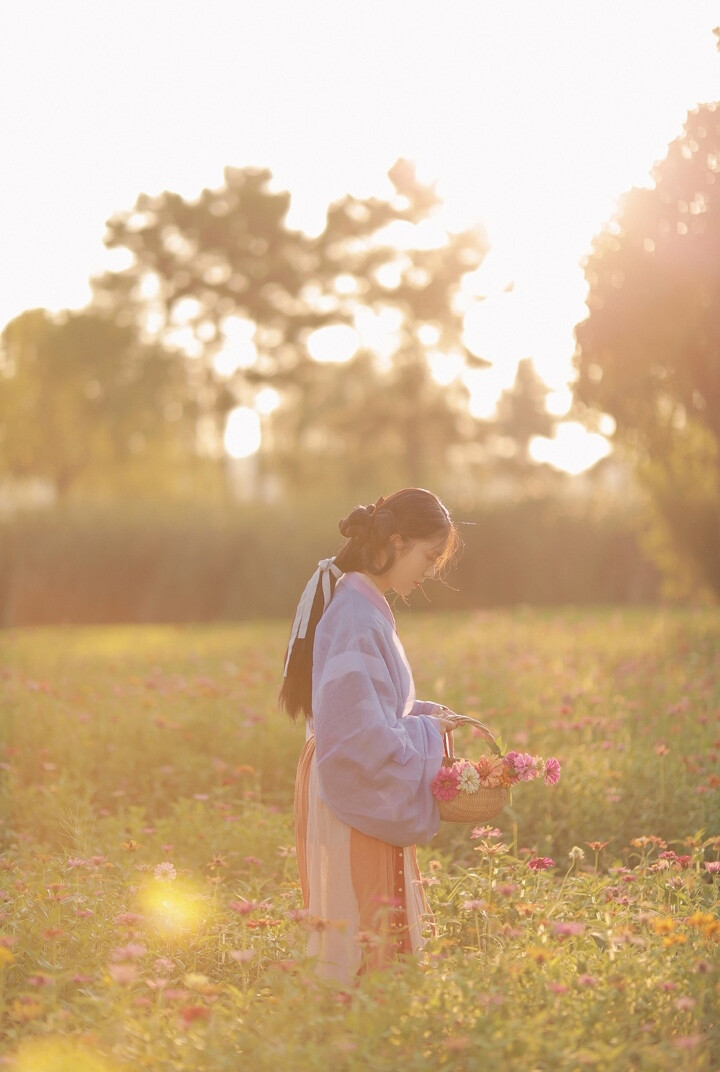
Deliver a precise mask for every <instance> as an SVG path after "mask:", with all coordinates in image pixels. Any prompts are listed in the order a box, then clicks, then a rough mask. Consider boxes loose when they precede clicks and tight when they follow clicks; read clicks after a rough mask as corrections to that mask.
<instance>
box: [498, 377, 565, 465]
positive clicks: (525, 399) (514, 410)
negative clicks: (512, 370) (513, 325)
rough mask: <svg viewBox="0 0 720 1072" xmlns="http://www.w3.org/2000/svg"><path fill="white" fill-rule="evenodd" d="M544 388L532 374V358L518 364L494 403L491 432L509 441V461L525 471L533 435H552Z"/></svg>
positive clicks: (551, 424) (528, 463) (529, 460)
mask: <svg viewBox="0 0 720 1072" xmlns="http://www.w3.org/2000/svg"><path fill="white" fill-rule="evenodd" d="M547 396H548V388H547V387H546V385H545V384H544V383H543V381H542V380H541V379H540V377H539V376H538V374H537V372H536V371H535V366H534V365H533V363H532V359H531V358H529V357H525V358H523V359H522V361H520V362H519V363H518V367H517V373H516V375H515V382H514V383H513V385H512V387H510V388H508V389H507V390H505V391H503V393H502V394H501V396H500V399H499V400H498V404H497V412H496V416H495V419H494V420H493V421H492V425H491V427H492V431H493V432H494V433H495V434H497V435H499V436H503V437H505V438H506V439H508V440H510V441H511V443H512V444H513V446H514V448H515V450H514V454H512V455H511V457H510V459H509V460H510V461H512V463H513V465H514V466H515V467H517V468H522V469H527V468H528V467H529V466H532V465H533V464H534V463H533V461H532V459H531V457H530V453H529V448H530V440H531V439H532V438H533V436H552V433H553V428H554V427H555V423H556V422H555V420H554V419H553V418H552V417H551V416H550V414H549V413H548V411H547V409H546V407H545V399H546V398H547Z"/></svg>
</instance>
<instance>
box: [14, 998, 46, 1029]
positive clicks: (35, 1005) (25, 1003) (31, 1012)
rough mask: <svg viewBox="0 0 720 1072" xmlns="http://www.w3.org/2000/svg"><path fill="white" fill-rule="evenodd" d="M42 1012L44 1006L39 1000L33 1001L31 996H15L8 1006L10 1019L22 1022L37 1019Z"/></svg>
mask: <svg viewBox="0 0 720 1072" xmlns="http://www.w3.org/2000/svg"><path fill="white" fill-rule="evenodd" d="M43 1012H44V1007H43V1006H42V1005H41V1004H40V1002H39V1001H34V1000H33V999H32V998H16V999H15V1001H13V1003H12V1005H11V1006H10V1019H11V1020H17V1022H18V1023H21V1024H23V1023H26V1022H27V1021H28V1020H37V1018H38V1016H42V1014H43Z"/></svg>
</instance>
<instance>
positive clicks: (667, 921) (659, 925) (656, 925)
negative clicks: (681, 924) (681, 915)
mask: <svg viewBox="0 0 720 1072" xmlns="http://www.w3.org/2000/svg"><path fill="white" fill-rule="evenodd" d="M650 926H651V927H652V929H653V930H654V931H655V933H656V934H672V932H673V931H674V930H675V928H676V927H677V920H675V919H672V918H671V917H670V916H666V917H665V918H664V919H653V920H651V921H650Z"/></svg>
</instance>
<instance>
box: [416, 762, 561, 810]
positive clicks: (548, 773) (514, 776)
mask: <svg viewBox="0 0 720 1072" xmlns="http://www.w3.org/2000/svg"><path fill="white" fill-rule="evenodd" d="M540 777H542V778H543V779H544V781H545V785H555V783H556V782H557V781H558V779H559V778H560V764H559V762H558V761H557V759H555V757H554V756H551V757H550V759H543V758H542V756H531V755H530V753H529V752H508V753H506V755H504V756H501V755H493V756H480V759H479V760H478V761H477V762H476V763H473V762H471V760H469V759H455V760H454V761H453V763H452V766H450V765H448V766H443V767H441V768H440V770H439V771H438V773H437V774H436V776H435V778H434V779H433V782H432V791H433V796H434V797H436V798H437V800H454V799H455V797H456V796H457V795H458V793H475V792H477V790H478V789H480V787H481V786H482V787H483V788H485V789H495V788H497V787H498V786H502V787H504V788H505V789H510V788H511V787H512V786H514V785H517V784H518V782H532V781H534V780H535V779H536V778H540Z"/></svg>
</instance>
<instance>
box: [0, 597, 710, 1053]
mask: <svg viewBox="0 0 720 1072" xmlns="http://www.w3.org/2000/svg"><path fill="white" fill-rule="evenodd" d="M288 625H289V623H279V624H277V623H256V624H252V625H247V624H244V625H237V626H230V625H223V626H213V627H202V628H200V627H198V628H195V627H182V628H173V627H133V628H125V627H107V628H72V629H39V630H17V631H7V632H5V633H0V779H1V780H0V890H1V902H0V1016H1V1020H0V1033H1V1039H2V1041H1V1043H0V1068H8V1069H11V1070H13V1072H130V1070H135V1069H150V1070H152V1072H166V1070H168V1072H169V1070H174V1069H183V1070H187V1072H191V1070H192V1072H206V1070H207V1072H215V1070H217V1072H225V1070H227V1072H230V1070H233V1072H235V1070H237V1069H240V1068H246V1067H247V1068H252V1069H253V1072H270V1070H272V1072H276V1070H277V1069H278V1068H282V1069H283V1072H312V1070H315V1069H317V1070H320V1069H322V1070H323V1072H324V1070H326V1069H327V1068H332V1069H333V1070H335V1072H360V1070H362V1072H366V1070H369V1069H372V1070H382V1072H384V1070H388V1072H390V1070H391V1069H392V1070H393V1072H394V1070H396V1069H398V1068H401V1069H403V1072H415V1070H425V1069H427V1070H431V1069H432V1070H436V1069H445V1068H447V1069H452V1070H455V1069H457V1070H465V1069H468V1070H472V1069H485V1068H487V1069H495V1068H504V1069H523V1070H533V1069H537V1070H540V1069H542V1070H553V1072H555V1070H561V1072H563V1070H576V1069H584V1068H590V1069H603V1070H605V1069H609V1070H615V1069H617V1070H618V1072H625V1070H628V1069H632V1070H635V1069H641V1070H642V1069H647V1070H650V1069H675V1068H677V1067H678V1065H681V1066H682V1067H683V1069H684V1072H689V1070H704V1072H705V1070H706V1072H717V1070H718V1069H720V1030H719V1027H718V1024H720V1016H719V1015H718V1010H719V1009H720V956H719V955H718V954H719V951H720V873H719V872H720V763H718V757H719V756H720V612H718V611H717V610H697V611H695V610H660V609H657V610H622V611H616V610H598V611H587V610H558V611H533V610H524V609H523V610H517V611H515V612H497V613H496V612H484V613H474V614H462V615H445V614H443V615H436V616H434V615H413V614H412V613H401V614H400V616H399V629H400V633H401V636H402V638H403V642H404V644H405V647H406V650H407V652H408V655H409V657H410V661H411V663H412V665H413V667H414V669H415V677H416V684H417V690H418V695H419V696H420V697H422V698H423V699H436V700H440V701H442V702H443V703H445V704H447V705H448V706H450V707H452V708H454V709H455V710H456V711H460V712H463V713H466V714H468V715H471V716H473V717H474V718H478V719H480V720H482V721H483V722H484V723H486V724H487V725H488V726H490V728H491V729H492V730H493V732H494V733H496V734H497V735H499V736H501V738H502V741H503V744H504V747H505V748H506V749H512V750H516V751H517V752H519V753H521V754H524V753H541V754H542V755H544V756H553V757H557V759H558V760H559V762H560V766H561V768H562V771H561V776H560V778H559V780H558V781H557V784H553V785H552V787H551V788H548V786H547V785H545V784H544V780H543V779H542V778H538V779H537V780H535V781H532V782H528V783H527V784H523V783H521V784H517V785H515V786H513V787H512V798H511V802H510V804H509V805H508V806H507V807H506V808H505V810H504V811H503V812H502V813H501V814H500V815H499V816H498V817H497V818H496V819H495V820H493V821H492V824H485V825H484V826H480V827H476V828H472V827H470V826H467V825H460V824H457V825H456V824H445V825H444V826H443V829H442V831H441V833H440V835H439V836H438V837H437V838H436V839H435V841H434V842H433V843H432V844H431V845H429V846H425V847H423V848H422V849H421V850H420V853H419V857H420V863H421V869H422V871H423V875H424V879H423V881H424V883H425V885H426V892H427V895H428V899H429V901H430V904H431V907H432V909H433V913H434V916H435V932H434V934H429V939H428V943H427V945H426V948H425V951H424V953H423V955H422V956H421V957H420V958H418V959H416V960H413V961H410V962H407V963H403V964H399V965H398V966H397V967H396V968H395V969H394V970H392V971H389V972H386V973H384V974H381V975H376V976H367V977H365V978H363V979H362V980H361V981H360V982H359V983H358V985H357V986H355V987H353V988H350V989H348V988H343V987H339V986H337V985H332V984H327V983H321V982H320V981H318V980H317V979H316V978H315V976H314V975H313V972H312V964H311V963H310V962H308V961H307V960H306V958H305V956H304V947H305V943H306V939H307V935H308V933H309V931H310V930H311V929H312V928H317V927H322V926H324V925H325V924H324V922H323V921H322V920H313V919H309V918H307V917H306V916H305V914H304V913H303V912H302V910H301V899H300V893H299V888H298V883H297V872H296V864H295V859H294V848H293V825H292V792H293V780H294V769H295V763H296V760H297V756H298V754H299V752H300V749H301V746H302V740H303V730H302V728H301V727H295V726H292V725H291V724H290V723H288V721H287V720H286V719H285V718H284V717H283V716H281V715H280V714H279V713H278V712H277V709H276V697H277V692H278V687H279V674H280V673H281V671H282V663H283V654H284V646H285V641H286V638H287V630H288ZM455 750H456V753H457V754H458V756H465V757H468V758H470V759H472V760H473V761H477V760H479V759H480V757H481V756H482V755H484V754H487V748H486V746H485V745H484V744H483V742H482V740H481V739H480V737H479V736H476V731H475V730H474V729H473V728H472V727H470V726H464V727H462V728H460V729H458V730H457V731H456V733H455ZM390 910H392V906H388V911H390Z"/></svg>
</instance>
